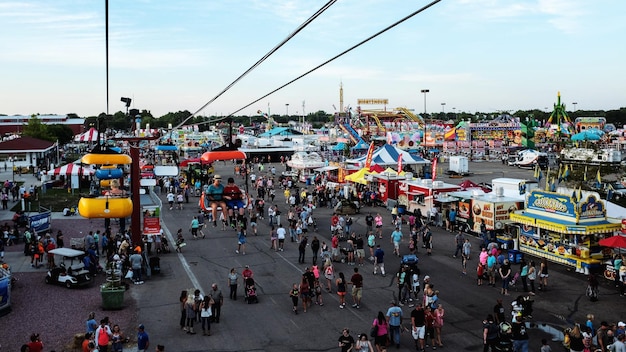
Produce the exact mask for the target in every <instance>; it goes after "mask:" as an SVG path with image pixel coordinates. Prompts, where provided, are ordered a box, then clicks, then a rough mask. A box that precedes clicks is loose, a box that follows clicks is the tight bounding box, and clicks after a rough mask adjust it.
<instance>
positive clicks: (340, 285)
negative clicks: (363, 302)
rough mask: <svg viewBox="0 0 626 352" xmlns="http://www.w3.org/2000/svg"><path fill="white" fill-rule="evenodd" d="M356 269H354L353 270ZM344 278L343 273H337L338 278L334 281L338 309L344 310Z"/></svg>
mask: <svg viewBox="0 0 626 352" xmlns="http://www.w3.org/2000/svg"><path fill="white" fill-rule="evenodd" d="M355 269H356V268H355ZM346 284H347V282H346V277H345V276H344V275H343V272H339V277H338V278H337V280H335V285H336V286H337V296H339V308H341V309H344V308H345V307H346Z"/></svg>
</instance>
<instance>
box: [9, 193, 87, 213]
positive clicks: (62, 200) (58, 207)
mask: <svg viewBox="0 0 626 352" xmlns="http://www.w3.org/2000/svg"><path fill="white" fill-rule="evenodd" d="M82 191H83V192H82V193H79V192H78V190H76V189H75V190H74V194H72V193H71V192H70V193H68V192H67V189H54V188H53V189H48V190H46V193H45V194H39V200H36V201H32V202H31V204H30V209H29V208H28V204H26V211H29V210H30V211H33V212H38V211H39V207H40V206H42V207H45V208H47V209H50V210H51V211H63V209H64V208H65V207H71V206H74V207H76V206H77V205H78V201H79V200H80V198H81V197H82V196H83V195H86V194H87V190H82ZM21 209H22V203H21V202H17V203H16V204H15V205H14V206H13V208H11V211H18V210H21Z"/></svg>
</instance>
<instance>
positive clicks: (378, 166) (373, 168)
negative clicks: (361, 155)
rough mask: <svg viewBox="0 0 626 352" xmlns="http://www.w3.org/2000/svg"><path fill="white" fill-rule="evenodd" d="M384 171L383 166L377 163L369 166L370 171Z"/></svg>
mask: <svg viewBox="0 0 626 352" xmlns="http://www.w3.org/2000/svg"><path fill="white" fill-rule="evenodd" d="M383 171H385V168H384V167H382V166H380V165H378V164H373V165H372V166H370V172H378V173H380V172H383Z"/></svg>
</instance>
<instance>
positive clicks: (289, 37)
mask: <svg viewBox="0 0 626 352" xmlns="http://www.w3.org/2000/svg"><path fill="white" fill-rule="evenodd" d="M336 2H337V0H330V1H328V2H327V3H326V4H325V5H324V6H322V7H321V8H320V9H319V10H317V11H316V12H315V13H314V14H313V15H312V16H311V17H309V18H308V19H307V20H306V21H304V23H302V24H301V25H300V26H298V28H296V30H295V31H293V32H292V33H291V34H289V35H288V36H287V37H286V38H285V39H283V40H282V41H281V42H280V43H278V45H276V46H275V47H274V48H272V50H270V51H269V52H268V53H267V54H265V55H264V56H263V57H262V58H261V59H259V60H258V61H257V62H256V63H255V64H254V65H252V66H251V67H250V68H248V69H247V70H246V71H245V72H244V73H243V74H241V75H240V76H239V77H237V79H235V80H234V81H233V82H232V83H230V84H229V85H228V86H226V88H224V89H223V90H222V91H221V92H219V93H218V94H217V95H216V96H215V97H213V98H212V99H211V100H209V101H208V102H207V103H206V104H204V105H202V106H201V107H200V108H199V109H198V110H196V112H194V113H193V114H191V115H190V116H189V117H187V118H186V119H185V120H183V121H182V122H181V123H180V124H178V125H177V126H176V127H174V129H177V128H179V127H181V126H182V125H184V124H185V123H186V122H187V121H189V120H190V119H191V118H192V117H194V116H195V115H197V114H198V113H200V111H202V110H204V109H205V108H206V107H207V106H209V104H211V103H212V102H214V101H215V100H217V98H219V97H220V96H222V95H223V94H224V93H226V91H228V90H229V89H230V88H231V87H232V86H234V85H235V84H236V83H237V82H239V81H240V80H241V79H242V78H243V77H245V76H246V75H247V74H248V73H250V72H251V71H252V70H254V69H255V68H257V67H258V66H259V65H260V64H261V63H263V62H264V61H265V60H266V59H267V58H269V57H270V56H271V55H272V54H274V53H275V52H276V51H278V49H280V47H282V46H283V45H285V44H286V43H287V42H288V41H289V40H291V39H292V38H293V37H295V36H296V34H298V33H299V32H300V31H302V30H303V29H304V28H305V27H306V26H308V25H309V24H311V22H313V20H315V19H316V18H317V17H319V16H320V15H321V14H322V13H323V12H324V11H326V10H328V8H330V7H331V6H332V5H334V4H335V3H336ZM231 115H232V114H231ZM229 116H230V115H229Z"/></svg>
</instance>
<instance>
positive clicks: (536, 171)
mask: <svg viewBox="0 0 626 352" xmlns="http://www.w3.org/2000/svg"><path fill="white" fill-rule="evenodd" d="M534 176H535V179H537V182H539V181H541V170H540V169H539V165H535V175H534Z"/></svg>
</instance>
